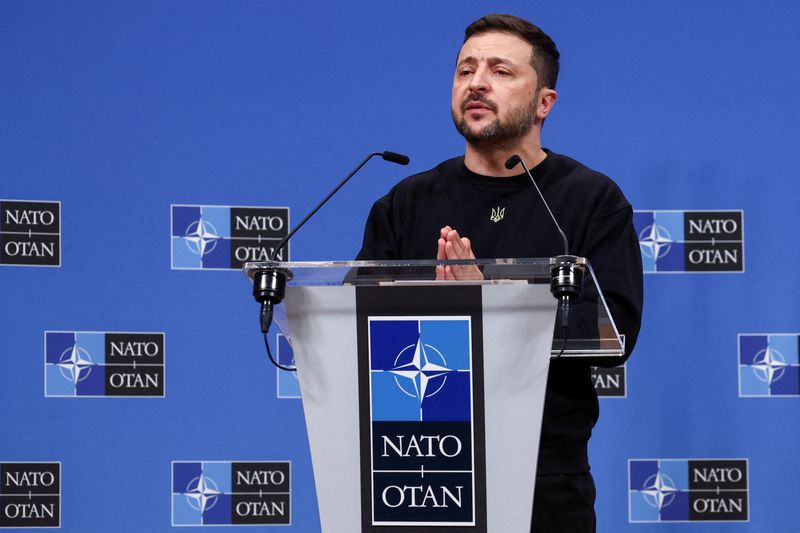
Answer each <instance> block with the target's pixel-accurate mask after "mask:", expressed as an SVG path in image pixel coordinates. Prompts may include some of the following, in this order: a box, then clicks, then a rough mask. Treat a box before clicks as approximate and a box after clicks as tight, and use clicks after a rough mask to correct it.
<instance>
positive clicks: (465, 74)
mask: <svg viewBox="0 0 800 533" xmlns="http://www.w3.org/2000/svg"><path fill="white" fill-rule="evenodd" d="M458 74H459V75H460V76H469V75H470V74H472V71H471V70H469V69H466V68H465V69H462V70H461V71H460V72H459V73H458Z"/></svg>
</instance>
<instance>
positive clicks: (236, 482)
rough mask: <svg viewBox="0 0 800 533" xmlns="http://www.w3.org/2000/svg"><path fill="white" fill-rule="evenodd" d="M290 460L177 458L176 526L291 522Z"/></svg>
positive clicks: (174, 469) (174, 486)
mask: <svg viewBox="0 0 800 533" xmlns="http://www.w3.org/2000/svg"><path fill="white" fill-rule="evenodd" d="M291 492H292V491H291V463H290V462H288V461H240V462H237V461H193V462H192V461H173V462H172V525H173V526H240V525H277V524H281V525H291V516H292V514H291Z"/></svg>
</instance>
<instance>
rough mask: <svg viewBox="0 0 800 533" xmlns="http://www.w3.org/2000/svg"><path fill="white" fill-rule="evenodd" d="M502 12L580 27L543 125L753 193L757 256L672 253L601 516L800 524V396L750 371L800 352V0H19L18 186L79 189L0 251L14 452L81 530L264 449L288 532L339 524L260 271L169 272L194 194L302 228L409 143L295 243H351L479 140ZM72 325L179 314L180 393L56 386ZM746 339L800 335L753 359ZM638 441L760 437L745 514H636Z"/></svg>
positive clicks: (631, 180)
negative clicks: (485, 75) (471, 53)
mask: <svg viewBox="0 0 800 533" xmlns="http://www.w3.org/2000/svg"><path fill="white" fill-rule="evenodd" d="M492 11H501V12H512V13H515V14H517V15H520V16H523V17H525V18H528V19H530V20H532V21H534V22H535V23H537V24H539V25H540V26H541V27H542V28H543V29H545V31H547V32H548V33H549V34H550V35H551V36H552V37H553V38H554V40H555V41H556V42H557V43H558V46H559V49H560V51H561V54H562V72H561V76H560V79H559V84H558V89H559V100H558V104H557V105H556V108H555V110H554V112H553V113H552V114H551V116H550V118H549V120H548V121H547V125H546V127H545V128H544V132H543V140H544V145H545V146H547V147H549V148H552V149H553V150H555V151H557V152H560V153H564V154H568V155H571V156H572V157H575V158H576V159H579V160H581V161H582V162H584V163H585V164H587V165H589V166H591V167H593V168H596V169H597V170H600V171H602V172H604V173H606V174H608V175H610V176H611V177H613V178H614V179H615V180H616V181H617V183H619V185H620V186H621V188H622V189H623V191H625V193H626V195H627V197H628V199H629V200H630V201H631V203H632V204H633V205H634V207H635V209H637V210H644V211H648V210H656V211H662V210H663V211H666V210H673V211H678V212H686V211H698V210H699V211H710V210H722V211H734V212H740V211H741V213H742V218H743V226H744V232H743V240H744V268H743V272H726V273H722V272H714V271H712V272H708V273H702V274H699V273H675V274H670V275H666V274H656V273H653V274H648V275H647V276H646V279H645V310H644V323H643V329H642V334H641V337H640V339H639V343H638V345H637V348H636V350H635V353H634V354H633V356H632V358H631V360H630V361H629V363H628V366H627V380H628V383H627V396H626V397H625V398H624V399H610V398H609V399H602V400H601V417H600V422H599V424H598V426H597V428H596V431H595V435H594V437H593V439H592V443H591V460H592V466H593V472H594V474H595V478H596V481H597V486H598V499H597V506H596V507H597V513H598V529H599V531H602V532H614V533H616V532H621V531H652V530H656V531H684V530H686V529H687V528H692V529H698V530H702V531H706V532H709V531H715V532H716V531H720V532H722V531H724V532H731V531H764V532H766V531H769V532H773V531H781V532H783V531H786V532H789V531H798V530H800V515H799V514H798V513H797V502H796V496H795V493H796V491H797V483H798V480H800V461H798V458H797V453H796V447H797V442H798V441H800V424H798V423H797V420H798V410H799V409H800V399H798V396H800V390H797V391H795V393H791V391H789V392H788V393H782V394H780V395H778V394H772V396H770V392H769V389H766V390H767V392H766V393H765V394H761V395H762V396H764V397H750V396H753V395H752V394H749V395H748V394H747V391H748V390H749V389H747V390H743V389H741V388H740V379H741V376H743V375H745V374H746V373H747V372H751V373H753V372H755V370H754V369H753V368H750V367H752V366H754V365H755V366H758V363H762V365H761V367H759V368H762V369H763V368H767V367H768V368H771V369H774V370H775V371H776V372H777V371H778V370H781V369H782V370H783V374H782V376H783V375H785V376H787V379H791V375H796V374H797V360H796V359H797V352H796V349H797V334H798V332H800V320H799V319H800V300H799V299H798V294H800V282H798V278H797V276H795V275H794V274H792V271H793V270H794V268H795V265H796V264H798V259H800V257H798V252H797V247H796V236H795V230H794V229H793V228H796V227H797V226H798V224H800V215H799V214H798V213H799V212H800V211H798V209H797V203H798V193H800V188H798V185H797V183H796V181H795V175H796V173H797V168H798V166H800V152H799V151H798V150H797V146H798V144H800V133H798V129H797V119H798V114H799V113H800V93H798V91H797V87H798V85H799V84H800V56H798V54H797V50H798V49H799V48H800V28H798V24H797V20H799V19H800V8H798V7H797V5H796V4H795V3H793V2H760V3H755V2H744V1H736V2H726V3H724V4H723V3H716V4H712V3H698V2H685V1H678V2H669V3H663V2H661V3H652V2H645V3H636V2H602V3H598V2H569V3H552V2H549V3H545V2H522V1H514V2H503V3H499V2H473V3H469V4H466V3H464V2H455V1H449V0H446V1H440V2H435V3H433V2H432V3H422V2H405V1H404V2H391V3H389V2H361V1H358V2H346V3H324V2H318V3H314V2H305V1H303V2H290V3H278V2H255V1H243V2H222V1H217V2H213V1H193V2H185V1H173V2H119V1H111V2H108V1H104V2H99V1H98V2H38V1H25V2H21V1H11V0H6V1H4V2H2V3H0V117H2V118H1V119H0V124H1V125H2V127H0V199H2V200H3V201H6V202H7V201H9V200H33V201H50V202H60V211H61V213H60V220H61V227H60V236H61V241H60V242H61V250H60V266H59V267H57V268H40V267H28V266H13V265H8V264H4V265H2V266H0V332H1V334H0V361H2V363H1V364H0V463H4V462H5V463H13V462H34V461H35V462H39V461H44V462H60V464H61V497H62V502H61V527H62V529H64V530H66V531H76V532H77V531H80V532H88V531H109V530H113V531H120V532H122V531H137V532H138V531H163V530H168V529H170V527H171V526H170V524H171V522H172V520H171V509H170V501H171V477H172V466H171V465H172V463H173V462H174V461H198V462H199V461H242V460H245V461H276V462H280V461H291V490H292V511H291V515H292V525H291V526H276V527H274V528H273V530H274V531H284V530H285V531H303V532H306V531H309V532H313V531H318V530H319V518H318V514H317V511H316V499H315V493H314V488H313V478H312V472H311V466H310V459H309V451H308V444H307V440H306V436H305V423H304V420H303V415H302V407H301V404H300V401H298V400H293V399H281V398H278V391H277V384H276V383H277V380H276V377H275V370H274V368H272V367H271V366H269V365H268V363H267V362H266V361H265V357H264V353H263V344H262V340H261V338H260V337H259V334H258V330H257V318H256V314H257V308H256V304H255V303H254V302H253V301H252V299H251V297H250V295H249V287H248V284H247V282H246V280H245V278H244V276H243V275H242V274H241V273H240V272H238V271H236V270H232V269H229V270H223V271H219V270H214V271H203V270H181V269H173V268H171V266H173V265H174V263H171V244H170V242H171V237H170V236H171V234H172V230H171V226H170V222H171V216H172V210H171V206H172V205H173V204H181V205H190V206H272V207H288V208H289V210H290V212H291V220H292V221H294V222H296V221H298V220H300V218H301V217H302V216H303V215H304V214H305V213H306V212H307V211H308V210H309V209H310V208H311V207H313V205H314V204H315V203H316V202H317V201H318V200H319V199H320V198H321V197H322V196H324V195H325V193H327V191H328V190H329V189H330V188H331V187H332V185H333V184H334V183H336V182H337V181H338V180H339V179H340V177H341V176H343V175H344V174H346V173H347V172H348V171H349V170H350V169H351V168H352V167H353V166H354V165H355V164H356V163H357V162H358V161H359V160H360V159H361V158H362V157H363V156H364V155H365V154H366V153H367V152H369V151H372V150H384V149H388V150H394V151H398V152H402V153H407V154H409V155H410V156H411V158H412V163H411V165H410V167H409V168H407V169H404V168H401V167H397V166H393V165H388V164H386V163H383V162H380V161H373V162H371V163H370V164H369V166H368V167H367V168H365V169H364V170H363V172H362V173H361V174H360V175H359V176H358V177H357V178H356V180H355V181H354V182H353V183H350V184H349V185H348V186H347V187H346V188H345V189H343V190H342V191H341V193H340V194H339V195H338V196H337V197H336V198H335V199H334V200H333V201H332V203H331V204H329V205H328V206H326V207H325V208H324V209H323V210H322V211H321V212H320V213H319V215H318V216H317V218H316V219H315V220H313V221H312V222H311V223H310V224H309V225H308V226H307V227H306V228H305V230H304V231H303V232H301V233H300V234H298V235H297V237H296V238H295V239H294V240H293V244H292V249H291V258H292V259H294V260H317V259H349V258H352V257H354V256H355V254H356V253H357V251H358V248H359V245H360V240H361V232H362V227H363V223H364V220H365V218H366V215H367V213H368V210H369V208H370V206H371V204H372V202H373V201H374V200H375V199H376V198H378V197H379V196H381V195H383V194H384V193H385V192H386V191H387V190H388V189H389V188H390V187H391V186H392V185H393V184H394V183H395V182H396V181H398V180H399V179H401V178H402V177H403V176H404V175H406V174H408V173H412V172H418V171H421V170H425V169H428V168H430V167H432V166H433V165H435V164H436V163H438V162H439V161H441V160H443V159H445V158H448V157H451V156H453V155H457V154H460V153H463V140H462V138H461V137H460V136H459V135H458V134H457V133H456V132H455V130H454V128H453V126H452V123H451V119H450V115H449V113H450V111H449V106H450V88H451V80H452V71H453V65H454V60H455V57H456V54H457V52H458V49H459V47H460V43H461V38H462V35H463V28H464V27H465V26H466V25H467V24H468V23H469V22H471V21H472V20H474V19H476V18H478V17H479V16H481V15H483V14H485V13H487V12H492ZM7 205H11V204H7ZM3 216H4V217H6V216H8V215H6V214H4V215H3ZM4 223H6V221H5V220H4ZM0 242H8V240H6V241H0ZM7 262H8V261H6V263H7ZM46 331H60V332H76V331H77V332H156V333H159V332H160V333H164V349H163V352H164V354H165V365H166V370H165V372H166V376H167V379H166V383H165V395H164V397H163V398H153V397H146V398H97V397H95V398H60V397H48V396H52V395H51V394H47V391H46V386H45V375H46V372H45V368H46V367H47V365H48V362H47V360H46V359H45V354H44V353H43V350H44V349H43V342H44V337H45V332H46ZM742 334H763V335H766V334H781V335H780V336H778V335H773V337H767V338H765V339H764V342H763V344H764V346H765V347H766V346H767V345H766V342H767V341H770V343H771V344H770V346H771V347H772V349H773V350H774V351H773V352H770V351H769V350H767V351H766V352H762V354H761V356H758V354H757V353H756V352H758V350H755V351H754V352H753V353H754V355H753V357H755V358H756V359H755V360H752V358H751V360H749V361H745V362H744V363H742V364H740V362H741V361H742V360H740V353H739V351H740V350H739V347H740V343H741V342H742V341H741V339H742V337H740V335H742ZM787 339H789V340H788V341H787ZM792 339H794V340H793V341H792ZM773 341H774V342H773ZM754 342H755V343H756V345H759V346H760V344H758V343H759V342H761V341H760V340H758V339H756V341H754ZM792 342H794V344H793V346H794V350H795V351H794V352H793V354H792V352H791V350H792V348H791V346H792ZM744 345H747V346H750V345H749V344H747V342H745V343H744ZM779 346H787V348H781V349H780V350H778V348H777V347H779ZM775 352H780V353H779V355H780V356H782V358H780V357H778V355H775ZM764 353H766V354H767V355H770V353H772V359H768V361H767V363H768V364H766V367H765V366H764V364H763V363H764ZM55 357H56V359H58V357H59V354H56V356H55ZM742 357H745V356H742ZM759 357H761V359H758V358H759ZM776 358H777V359H776ZM792 358H794V359H792ZM776 361H777V363H776ZM781 361H782V362H783V363H785V364H783V365H782V364H781ZM95 362H97V361H95ZM50 364H51V365H52V361H51V363H50ZM756 370H757V369H756ZM792 372H794V374H792ZM756 373H757V372H756ZM753 375H755V373H753ZM747 376H750V374H747ZM762 377H763V376H762ZM770 378H771V379H772V380H773V381H774V382H775V383H777V379H778V378H775V376H774V372H773V374H771V376H770ZM747 379H749V378H748V377H745V381H746V380H747ZM754 383H755V382H754ZM774 390H777V389H774ZM751 392H752V391H751ZM46 394H47V395H46ZM776 396H780V397H776ZM639 459H661V460H663V461H664V464H667V463H669V461H668V460H683V459H746V460H747V462H746V465H747V475H748V478H747V479H748V488H749V516H748V518H749V520H748V521H745V522H730V523H726V522H721V523H720V522H717V523H713V524H703V525H692V524H675V525H670V524H667V523H661V524H649V525H648V524H638V523H631V518H632V516H633V515H632V514H631V512H632V507H631V505H629V496H630V501H633V499H635V498H636V497H638V496H637V494H636V489H637V487H636V486H632V485H631V483H633V485H635V481H633V482H629V479H628V478H629V461H637V460H639ZM669 464H672V463H669ZM664 471H666V470H664ZM673 481H674V482H675V483H678V480H673ZM639 488H642V487H639ZM634 515H635V513H634ZM664 516H666V515H663V516H662V518H661V519H662V520H663V519H664ZM633 518H635V516H633ZM656 519H658V515H657V514H656Z"/></svg>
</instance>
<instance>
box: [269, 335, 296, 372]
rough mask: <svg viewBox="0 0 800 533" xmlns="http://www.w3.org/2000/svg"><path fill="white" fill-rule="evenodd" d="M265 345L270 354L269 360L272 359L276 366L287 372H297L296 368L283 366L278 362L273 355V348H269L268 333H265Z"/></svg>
mask: <svg viewBox="0 0 800 533" xmlns="http://www.w3.org/2000/svg"><path fill="white" fill-rule="evenodd" d="M264 346H266V347H267V355H268V356H269V360H270V361H272V364H273V365H275V366H276V367H278V368H280V369H281V370H285V371H287V372H297V369H296V368H289V367H288V366H283V365H281V364H280V363H278V362H277V361H276V360H275V358H274V357H272V350H270V349H269V342H268V341H267V334H266V333H264Z"/></svg>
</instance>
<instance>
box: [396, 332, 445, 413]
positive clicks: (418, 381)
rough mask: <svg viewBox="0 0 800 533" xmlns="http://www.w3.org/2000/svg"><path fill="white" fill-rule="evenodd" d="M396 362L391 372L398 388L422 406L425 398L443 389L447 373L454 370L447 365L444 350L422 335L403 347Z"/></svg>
mask: <svg viewBox="0 0 800 533" xmlns="http://www.w3.org/2000/svg"><path fill="white" fill-rule="evenodd" d="M409 358H410V360H409ZM432 360H435V361H437V362H438V363H439V364H437V363H434V362H432ZM403 361H407V362H403ZM394 364H395V366H394V368H392V369H391V370H390V372H391V373H392V374H394V376H395V378H394V380H395V383H397V386H398V388H399V389H400V390H401V391H403V394H406V395H407V396H410V397H412V398H416V399H417V400H418V401H419V404H420V406H421V405H422V402H423V400H425V398H430V397H431V396H435V395H436V394H437V393H438V392H439V391H441V390H442V388H443V387H444V385H445V383H446V382H447V375H448V374H449V373H451V372H453V370H452V369H450V368H447V366H445V365H447V361H446V360H445V358H444V355H442V352H440V351H439V350H437V349H436V348H434V347H433V346H431V345H430V344H425V343H423V342H422V338H421V337H420V338H419V339H418V340H417V342H416V344H411V345H409V346H406V347H405V348H403V350H401V351H400V353H399V354H397V358H396V359H395V361H394Z"/></svg>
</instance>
